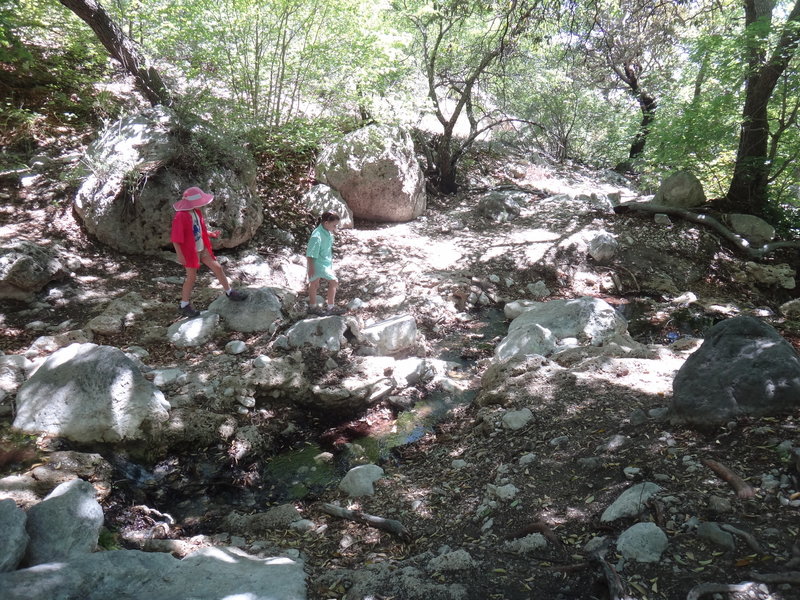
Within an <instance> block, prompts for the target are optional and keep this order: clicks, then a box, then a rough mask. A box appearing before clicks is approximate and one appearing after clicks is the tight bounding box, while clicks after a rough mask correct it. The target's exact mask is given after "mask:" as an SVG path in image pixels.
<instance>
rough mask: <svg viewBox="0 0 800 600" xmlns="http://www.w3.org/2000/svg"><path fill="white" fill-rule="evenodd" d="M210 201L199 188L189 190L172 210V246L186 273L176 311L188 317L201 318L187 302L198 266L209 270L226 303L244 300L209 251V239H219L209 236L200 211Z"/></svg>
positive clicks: (210, 250)
mask: <svg viewBox="0 0 800 600" xmlns="http://www.w3.org/2000/svg"><path fill="white" fill-rule="evenodd" d="M213 199H214V196H213V195H211V194H206V193H205V192H204V191H203V190H201V189H200V188H199V187H190V188H189V189H187V190H186V191H185V192H183V196H181V199H180V200H178V201H177V202H176V203H175V204H173V205H172V208H174V209H175V217H174V218H173V219H172V234H171V235H170V239H171V240H172V245H173V246H175V252H176V253H177V255H178V262H179V263H181V264H182V265H183V266H184V267H185V269H186V277H185V279H184V280H183V288H182V289H181V304H180V308H179V310H180V312H181V314H183V315H184V316H187V317H197V316H199V315H200V311H199V310H196V309H195V308H194V307H193V306H192V303H191V301H190V298H191V295H192V288H194V283H195V281H196V280H197V270H198V269H199V268H200V263H203V264H204V265H205V266H207V267H208V268H209V269H211V272H212V273H214V275H215V276H216V277H217V280H218V281H219V282H220V284H221V285H222V289H223V290H225V295H226V296H227V297H228V298H229V299H231V300H234V301H237V302H238V301H241V300H244V299H245V298H247V293H245V292H241V291H239V290H234V289H233V288H231V286H230V283H228V278H227V277H225V272H224V271H223V270H222V265H220V264H219V263H218V262H217V259H216V257H215V256H214V252H213V250H212V249H211V238H212V237H213V238H216V237H219V233H220V232H219V231H212V232H209V231H208V230H207V229H206V223H205V220H204V219H203V213H202V211H201V210H200V208H201V207H203V206H205V205H206V204H208V203H210V202H211V201H212V200H213Z"/></svg>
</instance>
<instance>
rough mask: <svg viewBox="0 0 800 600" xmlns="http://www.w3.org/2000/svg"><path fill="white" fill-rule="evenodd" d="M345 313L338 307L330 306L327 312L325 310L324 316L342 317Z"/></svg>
mask: <svg viewBox="0 0 800 600" xmlns="http://www.w3.org/2000/svg"><path fill="white" fill-rule="evenodd" d="M346 312H347V311H346V310H345V309H343V308H341V307H339V306H331V307H330V308H328V309H327V310H325V314H326V315H343V314H344V313H346Z"/></svg>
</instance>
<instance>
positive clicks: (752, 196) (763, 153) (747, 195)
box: [726, 0, 800, 214]
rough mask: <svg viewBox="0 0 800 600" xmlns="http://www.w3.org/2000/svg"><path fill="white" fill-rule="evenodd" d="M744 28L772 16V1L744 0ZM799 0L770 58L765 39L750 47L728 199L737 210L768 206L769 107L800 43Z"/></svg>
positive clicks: (756, 210)
mask: <svg viewBox="0 0 800 600" xmlns="http://www.w3.org/2000/svg"><path fill="white" fill-rule="evenodd" d="M744 4H745V27H746V28H747V27H750V26H751V25H753V24H755V23H756V22H757V21H759V20H761V19H770V18H771V16H772V8H773V3H771V2H767V3H764V2H763V1H761V0H745V3H744ZM798 24H800V0H796V2H795V4H794V7H793V8H792V11H791V13H790V14H789V16H788V18H787V20H786V24H785V25H784V27H783V32H782V34H781V36H780V39H779V41H778V43H777V45H776V47H775V50H774V52H773V53H772V56H771V57H770V58H769V60H767V61H765V62H763V60H762V59H763V56H764V53H765V47H766V43H767V41H766V39H764V40H762V41H761V42H760V43H759V42H756V41H754V42H753V43H752V45H751V46H750V47H749V48H748V52H749V57H748V58H749V62H750V72H749V73H748V76H747V81H746V89H745V102H744V108H743V110H742V128H741V133H740V134H739V148H738V150H737V152H736V164H735V165H734V168H733V178H732V179H731V185H730V188H729V189H728V193H727V195H726V199H727V200H728V201H729V202H730V203H731V204H732V206H733V207H735V208H736V209H737V210H740V211H742V212H748V213H752V214H763V212H764V209H765V208H766V205H767V200H768V196H767V184H768V183H769V172H770V163H769V160H768V158H767V154H768V152H767V150H768V147H769V134H770V132H769V118H768V112H767V108H768V105H769V101H770V98H771V97H772V93H773V91H774V90H775V86H776V85H777V83H778V80H779V79H780V76H781V74H782V73H783V71H784V70H785V69H786V67H787V65H788V64H789V61H790V60H791V59H792V57H793V56H794V53H795V51H796V50H797V45H798V43H800V26H798Z"/></svg>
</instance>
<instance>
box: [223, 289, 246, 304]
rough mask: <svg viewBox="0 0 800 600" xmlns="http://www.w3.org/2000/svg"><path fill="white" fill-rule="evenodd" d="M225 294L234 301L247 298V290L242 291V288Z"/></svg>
mask: <svg viewBox="0 0 800 600" xmlns="http://www.w3.org/2000/svg"><path fill="white" fill-rule="evenodd" d="M225 295H226V296H227V297H228V299H229V300H233V301H234V302H241V301H242V300H246V299H247V292H242V291H240V290H231V291H230V292H228V293H227V294H225Z"/></svg>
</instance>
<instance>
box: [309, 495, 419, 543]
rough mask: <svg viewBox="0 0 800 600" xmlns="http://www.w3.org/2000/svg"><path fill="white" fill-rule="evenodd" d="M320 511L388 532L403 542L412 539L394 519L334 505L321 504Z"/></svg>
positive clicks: (406, 530)
mask: <svg viewBox="0 0 800 600" xmlns="http://www.w3.org/2000/svg"><path fill="white" fill-rule="evenodd" d="M320 510H321V511H322V512H324V513H325V514H328V515H331V516H334V517H339V518H340V519H347V520H348V521H355V522H356V523H363V524H364V525H369V526H370V527H374V528H375V529H380V530H382V531H388V532H389V533H391V534H392V535H396V536H397V537H398V538H400V539H401V540H403V541H404V542H410V541H411V540H412V539H413V536H412V535H411V533H410V532H409V531H408V529H406V528H405V526H404V525H403V524H402V523H401V522H400V521H395V520H394V519H384V518H383V517H376V516H375V515H369V514H367V513H363V512H361V511H358V510H348V509H346V508H342V507H341V506H336V505H335V504H323V505H322V506H321V507H320Z"/></svg>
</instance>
